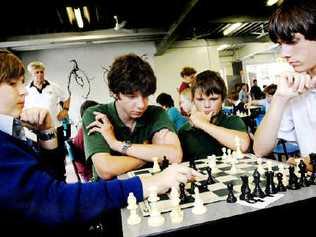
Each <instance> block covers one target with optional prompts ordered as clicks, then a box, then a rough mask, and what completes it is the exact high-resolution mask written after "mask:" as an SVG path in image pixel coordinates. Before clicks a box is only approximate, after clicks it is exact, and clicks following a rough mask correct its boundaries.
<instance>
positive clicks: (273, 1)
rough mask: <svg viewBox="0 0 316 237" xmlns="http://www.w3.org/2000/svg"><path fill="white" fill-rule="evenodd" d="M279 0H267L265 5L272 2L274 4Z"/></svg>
mask: <svg viewBox="0 0 316 237" xmlns="http://www.w3.org/2000/svg"><path fill="white" fill-rule="evenodd" d="M278 1H279V0H267V6H269V7H270V6H272V5H274V4H276V3H277V2H278Z"/></svg>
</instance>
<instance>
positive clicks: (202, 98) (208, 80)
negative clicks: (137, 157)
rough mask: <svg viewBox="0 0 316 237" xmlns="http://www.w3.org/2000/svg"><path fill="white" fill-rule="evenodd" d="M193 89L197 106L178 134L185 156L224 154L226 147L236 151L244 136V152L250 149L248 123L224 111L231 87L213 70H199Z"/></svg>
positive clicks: (197, 157) (194, 101)
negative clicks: (228, 88)
mask: <svg viewBox="0 0 316 237" xmlns="http://www.w3.org/2000/svg"><path fill="white" fill-rule="evenodd" d="M191 90H192V101H193V107H192V110H191V115H190V123H187V124H186V125H185V126H183V127H182V128H181V129H180V131H179V133H178V134H179V137H180V140H181V143H182V148H183V154H184V159H185V160H192V159H201V158H206V156H208V155H212V154H215V155H222V150H221V148H222V147H227V148H230V149H232V150H236V144H235V137H236V136H238V137H239V139H240V144H241V151H242V152H245V151H247V149H248V146H249V143H250V140H249V136H248V134H247V127H246V125H245V124H244V122H243V121H242V120H241V119H240V118H239V117H237V116H227V115H225V114H224V113H223V111H222V104H223V101H224V99H225V98H226V95H227V90H226V85H225V82H224V80H223V79H222V78H221V77H220V75H219V74H218V73H216V72H214V71H210V70H206V71H204V72H201V73H199V74H198V75H197V77H196V81H195V82H194V83H193V85H192V87H191Z"/></svg>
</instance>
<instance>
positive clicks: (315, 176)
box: [309, 153, 316, 185]
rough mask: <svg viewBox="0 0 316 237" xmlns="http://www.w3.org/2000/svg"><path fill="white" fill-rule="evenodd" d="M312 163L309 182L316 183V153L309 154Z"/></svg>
mask: <svg viewBox="0 0 316 237" xmlns="http://www.w3.org/2000/svg"><path fill="white" fill-rule="evenodd" d="M309 159H310V164H311V165H312V166H313V168H312V173H311V176H310V179H309V184H311V185H316V154H315V153H311V154H309Z"/></svg>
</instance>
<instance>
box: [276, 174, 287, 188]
mask: <svg viewBox="0 0 316 237" xmlns="http://www.w3.org/2000/svg"><path fill="white" fill-rule="evenodd" d="M276 176H277V179H278V185H277V190H278V192H285V191H286V187H285V186H284V184H283V173H281V172H278V173H277V174H276Z"/></svg>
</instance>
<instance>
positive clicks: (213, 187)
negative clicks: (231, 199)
mask: <svg viewBox="0 0 316 237" xmlns="http://www.w3.org/2000/svg"><path fill="white" fill-rule="evenodd" d="M224 188H227V187H226V185H225V184H223V183H215V184H211V185H209V186H208V190H210V191H214V190H218V189H224Z"/></svg>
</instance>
